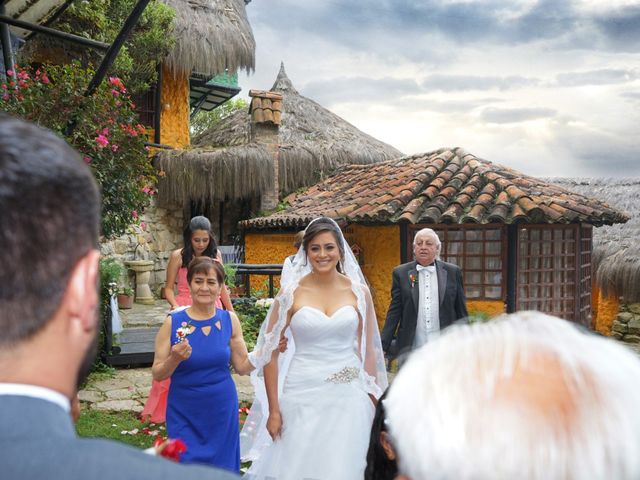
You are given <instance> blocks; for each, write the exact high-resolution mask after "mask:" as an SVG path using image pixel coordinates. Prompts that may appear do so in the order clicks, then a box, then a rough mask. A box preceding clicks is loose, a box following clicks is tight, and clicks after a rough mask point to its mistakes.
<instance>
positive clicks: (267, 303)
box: [256, 298, 273, 308]
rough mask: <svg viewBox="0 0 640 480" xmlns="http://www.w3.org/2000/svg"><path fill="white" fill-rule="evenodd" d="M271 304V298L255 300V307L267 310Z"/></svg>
mask: <svg viewBox="0 0 640 480" xmlns="http://www.w3.org/2000/svg"><path fill="white" fill-rule="evenodd" d="M272 303H273V298H259V299H258V300H256V307H263V308H269V307H270V306H271V304H272Z"/></svg>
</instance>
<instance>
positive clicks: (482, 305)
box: [467, 300, 505, 318]
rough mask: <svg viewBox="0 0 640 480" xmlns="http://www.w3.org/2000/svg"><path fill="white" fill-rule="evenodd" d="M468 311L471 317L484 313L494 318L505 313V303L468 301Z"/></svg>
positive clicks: (500, 301)
mask: <svg viewBox="0 0 640 480" xmlns="http://www.w3.org/2000/svg"><path fill="white" fill-rule="evenodd" d="M467 311H468V312H469V316H471V317H472V316H474V315H477V314H479V313H484V314H487V315H489V318H492V317H495V316H496V315H500V314H501V313H504V312H505V309H504V302H503V301H502V300H467Z"/></svg>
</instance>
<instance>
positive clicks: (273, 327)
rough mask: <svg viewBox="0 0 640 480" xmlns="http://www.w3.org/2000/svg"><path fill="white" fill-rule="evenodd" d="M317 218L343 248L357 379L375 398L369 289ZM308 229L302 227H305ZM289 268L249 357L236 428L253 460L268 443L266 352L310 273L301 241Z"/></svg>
mask: <svg viewBox="0 0 640 480" xmlns="http://www.w3.org/2000/svg"><path fill="white" fill-rule="evenodd" d="M317 221H323V222H328V223H331V224H333V226H334V227H335V229H336V230H337V232H338V235H339V241H340V242H341V243H342V248H343V251H344V260H343V261H342V262H341V266H342V272H343V273H344V274H345V275H346V276H347V277H349V279H350V280H351V289H352V290H353V293H354V294H355V296H356V299H357V309H358V313H359V315H360V318H361V320H362V323H361V325H362V331H361V332H360V333H361V335H360V339H361V341H360V345H359V356H360V359H361V368H360V378H361V380H362V381H363V385H365V389H366V391H367V393H369V394H371V395H373V396H374V397H375V398H378V397H380V395H382V392H384V390H385V389H386V388H387V371H386V368H385V362H384V356H383V352H382V345H381V343H380V333H379V331H378V322H377V319H376V315H375V310H374V307H373V302H372V300H371V294H370V293H369V288H368V287H367V284H366V282H365V279H364V276H363V275H362V271H361V270H360V266H359V265H358V262H357V260H356V258H355V257H354V255H353V252H352V251H351V248H349V245H348V244H347V242H346V240H345V239H344V236H343V235H342V232H341V231H340V227H339V226H338V224H337V223H336V222H335V221H333V220H331V219H329V218H326V217H321V218H316V219H315V220H313V221H311V222H310V223H309V225H311V224H312V223H314V222H317ZM307 228H308V227H307ZM291 263H292V266H291V268H288V269H287V271H283V272H282V277H281V281H280V292H279V293H278V295H277V296H276V298H275V300H274V302H273V304H272V305H271V308H270V309H269V311H268V313H267V316H266V318H265V320H264V322H263V323H262V327H261V328H260V334H259V336H258V340H257V342H256V346H255V348H254V350H253V351H252V352H251V353H250V354H249V360H250V361H251V363H252V364H253V365H254V366H255V367H256V369H255V370H254V371H253V372H252V373H251V383H252V384H253V387H254V389H255V400H254V402H253V405H252V406H251V410H250V411H249V414H248V416H247V418H246V420H245V424H244V427H243V428H242V432H241V433H240V449H241V457H242V460H243V461H254V460H256V459H257V458H258V457H259V456H260V452H261V451H262V449H263V448H265V447H266V446H268V445H270V444H271V437H270V436H269V433H268V432H267V429H266V423H267V418H268V416H269V405H268V401H267V395H266V390H265V385H264V376H263V368H264V366H265V365H266V364H268V363H269V362H270V361H271V354H272V353H273V351H274V350H275V349H276V348H278V343H279V341H280V336H281V335H282V331H283V329H284V327H285V325H286V322H287V313H288V312H289V309H290V308H291V306H292V305H293V295H294V292H295V290H296V289H297V288H298V284H299V283H300V280H301V279H302V278H303V277H304V276H305V275H307V274H308V273H310V272H311V265H310V264H309V262H308V261H307V257H306V253H305V251H304V249H303V247H302V246H301V247H300V248H299V249H298V253H297V254H296V256H295V258H294V259H293V261H292V262H291ZM285 334H286V336H287V338H288V340H289V341H288V345H287V350H286V351H285V352H284V353H281V354H280V355H279V357H278V396H279V397H280V396H281V395H282V387H283V385H284V379H285V378H286V375H287V371H288V368H289V364H290V362H291V359H292V357H293V355H294V353H295V344H294V341H293V338H292V337H291V333H290V331H289V329H287V331H286V332H285Z"/></svg>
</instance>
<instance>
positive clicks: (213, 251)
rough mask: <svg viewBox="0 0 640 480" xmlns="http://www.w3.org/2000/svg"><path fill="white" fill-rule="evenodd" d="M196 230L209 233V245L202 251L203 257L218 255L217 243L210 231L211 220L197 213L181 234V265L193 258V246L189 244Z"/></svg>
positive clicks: (185, 264) (184, 265)
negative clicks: (182, 244)
mask: <svg viewBox="0 0 640 480" xmlns="http://www.w3.org/2000/svg"><path fill="white" fill-rule="evenodd" d="M196 230H204V231H206V232H207V233H208V234H209V245H207V248H206V249H205V251H204V252H202V255H201V256H203V257H211V258H216V257H217V256H218V245H217V244H216V238H215V237H214V236H213V232H212V231H211V222H210V221H209V219H208V218H207V217H203V216H202V215H199V216H197V217H193V218H192V219H191V221H190V222H189V225H188V226H187V228H185V229H184V232H183V234H182V241H183V243H184V246H183V247H182V266H183V267H187V266H188V265H189V262H190V261H191V260H192V259H193V247H192V246H191V235H193V232H195V231H196Z"/></svg>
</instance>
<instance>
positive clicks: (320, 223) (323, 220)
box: [302, 217, 344, 273]
mask: <svg viewBox="0 0 640 480" xmlns="http://www.w3.org/2000/svg"><path fill="white" fill-rule="evenodd" d="M322 232H331V234H332V235H333V238H334V239H335V241H336V245H338V250H339V251H340V261H339V262H338V264H337V265H336V268H337V270H338V272H340V273H344V272H343V271H342V266H341V263H342V262H344V245H343V244H342V232H341V231H340V228H339V227H338V226H337V225H336V223H335V222H334V221H333V220H331V219H330V218H328V217H320V218H317V219H315V220H313V221H312V222H311V223H310V224H309V225H308V226H307V228H306V229H305V231H304V237H302V248H303V249H304V252H305V254H306V253H307V252H308V250H307V248H308V247H309V243H310V242H311V240H313V239H314V238H315V236H316V235H318V234H319V233H322Z"/></svg>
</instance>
